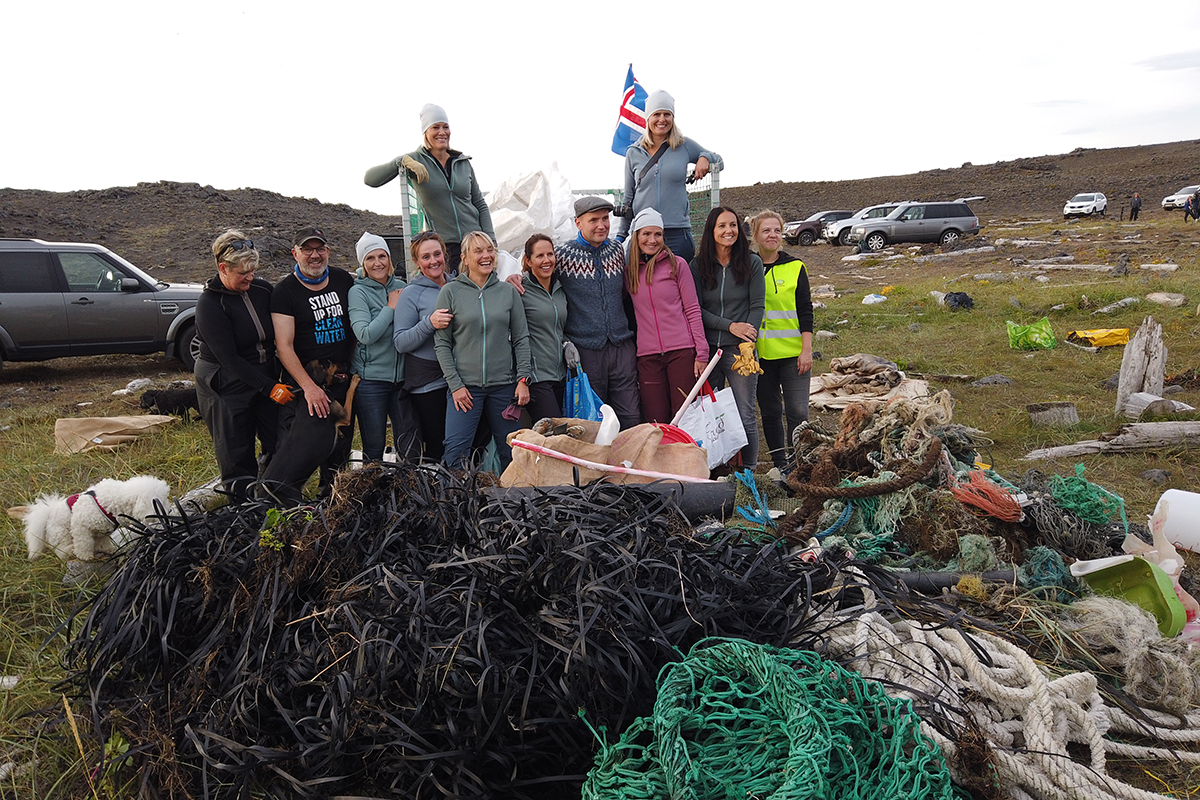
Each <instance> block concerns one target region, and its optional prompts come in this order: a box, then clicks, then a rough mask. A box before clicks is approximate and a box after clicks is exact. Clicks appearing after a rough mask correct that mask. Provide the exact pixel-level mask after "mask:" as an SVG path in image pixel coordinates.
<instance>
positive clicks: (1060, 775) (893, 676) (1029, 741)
mask: <svg viewBox="0 0 1200 800" xmlns="http://www.w3.org/2000/svg"><path fill="white" fill-rule="evenodd" d="M826 652H827V654H828V655H829V656H830V657H834V658H837V659H838V661H839V662H841V663H843V664H846V665H847V666H849V667H850V668H852V669H855V670H857V671H858V672H859V673H861V674H862V675H863V676H864V677H867V678H872V679H875V680H878V681H881V682H883V683H884V684H885V685H888V686H890V687H893V688H892V690H891V693H892V694H893V695H894V696H899V697H905V698H908V699H911V700H912V701H913V704H914V707H915V708H916V710H917V712H918V713H919V714H921V716H922V718H923V719H924V720H926V721H925V722H923V723H922V730H923V731H924V732H925V734H926V735H927V736H928V737H929V738H930V739H931V740H933V741H934V742H936V743H937V744H938V746H939V747H940V748H941V750H942V752H943V753H944V754H945V757H946V759H947V761H948V764H949V767H950V771H951V774H952V775H953V776H954V779H955V781H956V782H957V783H958V784H960V785H962V786H964V787H966V788H968V789H971V790H972V791H973V792H974V793H975V794H976V795H977V796H979V797H1011V798H1017V799H1018V800H1028V798H1045V799H1046V800H1079V798H1089V800H1109V799H1110V798H1111V799H1112V800H1117V799H1118V798H1120V800H1152V799H1153V800H1162V797H1161V795H1158V794H1154V793H1152V792H1147V791H1144V790H1142V789H1138V788H1136V787H1133V786H1130V785H1128V784H1125V783H1122V782H1121V781H1119V780H1117V779H1115V778H1113V777H1111V776H1109V775H1108V774H1107V773H1106V764H1107V760H1108V759H1109V758H1112V757H1121V758H1132V759H1138V760H1142V761H1152V760H1161V761H1169V760H1175V759H1182V760H1184V761H1186V762H1187V763H1192V764H1196V763H1200V753H1193V752H1177V751H1173V750H1169V749H1168V748H1166V747H1150V746H1145V745H1141V744H1135V743H1133V742H1131V741H1121V740H1120V737H1125V739H1126V740H1129V739H1136V738H1140V737H1151V738H1157V739H1159V740H1160V741H1162V742H1165V743H1177V744H1183V743H1190V744H1194V743H1197V742H1200V713H1197V712H1191V713H1188V714H1187V715H1186V716H1184V717H1183V719H1182V720H1181V719H1179V718H1178V717H1174V716H1171V715H1167V714H1161V713H1158V714H1156V713H1154V712H1145V713H1144V715H1143V716H1141V717H1140V718H1137V717H1134V716H1131V715H1130V714H1129V713H1128V712H1127V711H1125V710H1124V709H1122V708H1120V707H1118V706H1115V705H1109V704H1106V703H1105V701H1104V699H1103V698H1102V696H1101V694H1100V693H1099V691H1098V689H1097V681H1096V676H1095V675H1093V674H1091V673H1088V672H1076V673H1071V674H1067V675H1063V676H1061V677H1058V678H1051V677H1048V676H1047V675H1046V674H1045V673H1044V672H1043V671H1042V670H1041V669H1039V667H1038V665H1037V663H1036V662H1034V660H1033V658H1032V657H1030V655H1029V654H1028V653H1026V652H1025V651H1024V650H1023V649H1022V648H1021V647H1019V646H1017V645H1016V644H1013V643H1011V642H1009V641H1006V640H1005V639H1002V638H1000V637H998V636H994V635H991V634H988V633H977V634H973V635H971V636H968V635H966V634H964V633H963V632H962V631H960V630H957V629H954V628H949V627H934V626H922V625H920V624H918V623H915V622H913V621H889V620H888V619H887V618H885V617H884V616H883V615H882V614H879V613H869V614H865V615H862V616H860V617H858V619H857V620H856V621H854V623H853V624H851V625H848V626H843V627H836V628H834V629H832V630H831V633H830V639H829V642H828V649H827V651H826ZM964 710H965V713H963V712H964ZM1181 722H1182V723H1183V725H1182V726H1181V724H1180V723H1181ZM1075 748H1078V751H1075V750H1074V749H1075ZM1077 752H1082V753H1083V755H1077Z"/></svg>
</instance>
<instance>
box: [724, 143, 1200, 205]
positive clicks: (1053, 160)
mask: <svg viewBox="0 0 1200 800" xmlns="http://www.w3.org/2000/svg"><path fill="white" fill-rule="evenodd" d="M1197 156H1200V141H1190V142H1172V143H1170V144H1154V145H1143V146H1140V147H1117V148H1112V149H1108V150H1093V149H1084V148H1080V149H1077V150H1073V151H1072V152H1070V153H1067V154H1065V155H1056V156H1038V157H1035V158H1019V159H1017V160H1016V161H1000V162H997V163H995V164H980V165H975V164H970V163H967V164H963V165H962V166H961V167H959V168H958V169H934V170H927V171H925V172H918V173H915V174H912V175H888V176H884V177H880V178H866V179H863V180H853V181H814V182H811V183H759V184H755V185H754V186H737V187H730V188H728V189H724V188H723V189H722V190H721V201H722V202H723V203H724V204H726V205H728V206H731V207H732V208H735V209H737V210H738V211H739V212H741V213H743V214H750V213H754V212H755V211H757V210H759V209H762V208H773V209H775V210H776V211H778V212H779V213H780V214H782V215H783V216H784V217H786V218H788V219H803V218H804V217H807V216H808V215H809V214H812V213H814V212H816V211H824V210H828V209H835V208H848V209H853V210H857V209H860V208H862V207H864V206H868V205H872V204H874V203H884V202H888V201H892V200H953V199H955V198H958V197H974V196H978V195H982V196H983V197H984V198H986V199H984V200H980V201H977V202H974V203H972V204H971V207H972V208H973V209H974V210H975V212H976V213H977V214H978V215H979V217H980V219H982V220H986V219H990V218H995V217H1003V216H1011V215H1043V216H1047V217H1054V216H1057V215H1058V214H1060V213H1061V212H1062V207H1063V203H1065V202H1066V201H1067V200H1068V199H1069V198H1070V197H1071V196H1072V195H1074V194H1076V193H1078V192H1089V191H1090V192H1104V194H1106V195H1108V204H1109V213H1110V214H1112V215H1114V216H1116V215H1118V214H1120V210H1121V207H1122V206H1124V207H1125V208H1126V210H1128V207H1129V198H1131V197H1133V193H1134V192H1141V194H1142V199H1143V201H1144V203H1145V205H1144V206H1143V210H1142V213H1143V214H1146V213H1153V212H1155V211H1160V213H1161V209H1160V206H1159V202H1160V201H1161V200H1162V199H1163V198H1164V197H1166V196H1167V195H1169V194H1174V193H1175V192H1176V191H1177V190H1178V189H1179V188H1180V187H1182V186H1184V185H1186V184H1189V183H1200V164H1197ZM1126 213H1128V211H1126Z"/></svg>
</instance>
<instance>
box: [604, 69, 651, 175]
mask: <svg viewBox="0 0 1200 800" xmlns="http://www.w3.org/2000/svg"><path fill="white" fill-rule="evenodd" d="M645 131H646V90H645V89H643V88H642V85H641V84H640V83H638V82H637V78H635V77H633V64H630V65H629V74H628V75H626V76H625V94H624V96H623V97H622V98H621V112H620V115H619V116H618V117H617V131H616V133H614V134H613V143H612V150H613V152H614V153H616V154H617V155H619V156H623V155H625V151H626V150H628V149H629V145H631V144H636V143H637V141H638V140H639V139H641V138H642V134H643V133H644V132H645Z"/></svg>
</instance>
